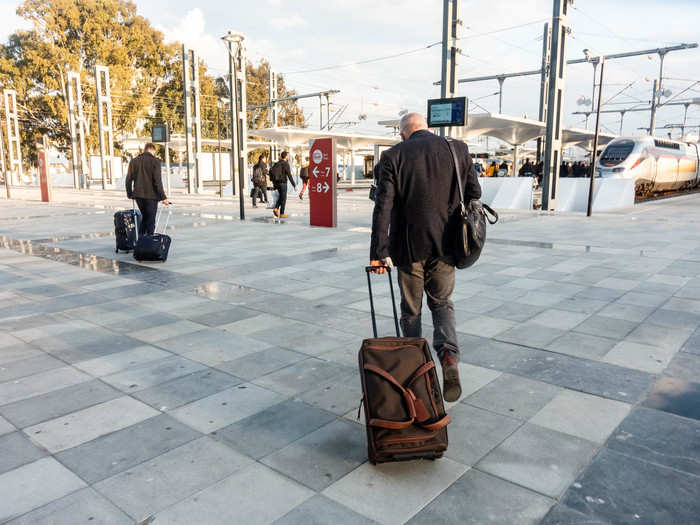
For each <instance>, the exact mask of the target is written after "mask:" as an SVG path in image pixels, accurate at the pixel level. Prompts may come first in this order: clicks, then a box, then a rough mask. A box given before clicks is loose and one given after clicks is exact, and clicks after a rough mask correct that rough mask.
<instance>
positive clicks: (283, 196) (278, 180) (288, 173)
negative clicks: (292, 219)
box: [270, 151, 297, 219]
mask: <svg viewBox="0 0 700 525" xmlns="http://www.w3.org/2000/svg"><path fill="white" fill-rule="evenodd" d="M288 158H289V153H288V152H286V151H283V152H282V153H281V154H280V160H278V161H277V162H275V164H274V165H273V166H272V168H270V179H271V180H272V184H273V185H274V187H275V190H277V192H278V194H279V197H278V198H277V203H276V204H275V208H274V209H273V210H272V213H274V215H275V217H280V218H281V219H286V218H287V217H288V215H286V214H285V213H284V208H285V207H286V206H287V180H289V182H290V183H291V184H292V186H293V187H294V189H295V190H296V189H297V186H296V184H294V179H293V178H292V169H291V168H290V167H289V161H288V160H287V159H288Z"/></svg>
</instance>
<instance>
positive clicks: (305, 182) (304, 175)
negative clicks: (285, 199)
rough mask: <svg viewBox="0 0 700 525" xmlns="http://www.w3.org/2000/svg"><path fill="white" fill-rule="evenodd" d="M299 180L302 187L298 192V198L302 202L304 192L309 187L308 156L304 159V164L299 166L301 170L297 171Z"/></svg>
mask: <svg viewBox="0 0 700 525" xmlns="http://www.w3.org/2000/svg"><path fill="white" fill-rule="evenodd" d="M299 178H300V179H301V182H302V186H301V191H300V192H299V198H300V199H301V200H304V191H305V190H306V188H308V187H309V157H308V155H307V156H306V157H304V162H303V163H302V164H301V169H300V170H299Z"/></svg>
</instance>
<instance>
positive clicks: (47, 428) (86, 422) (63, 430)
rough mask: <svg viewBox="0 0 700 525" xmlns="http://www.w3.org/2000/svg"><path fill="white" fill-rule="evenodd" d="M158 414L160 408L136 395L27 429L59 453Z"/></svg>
mask: <svg viewBox="0 0 700 525" xmlns="http://www.w3.org/2000/svg"><path fill="white" fill-rule="evenodd" d="M157 414H158V412H157V411H155V410H153V409H152V408H151V407H149V406H146V405H144V404H143V403H140V402H139V401H136V400H135V399H132V398H130V397H119V398H117V399H113V400H111V401H106V402H105V403H100V404H99V405H95V406H92V407H90V408H85V409H83V410H80V411H78V412H73V413H72V414H68V415H66V416H63V417H60V418H56V419H52V420H50V421H47V422H45V423H39V424H38V425H34V426H31V427H28V428H26V429H25V430H24V432H25V433H26V434H27V435H28V436H29V437H30V438H31V439H32V441H34V442H35V443H38V444H40V445H41V446H43V447H44V448H46V449H47V450H49V451H50V452H52V453H56V452H60V451H61V450H65V449H67V448H72V447H75V446H77V445H80V444H81V443H85V442H87V441H90V440H92V439H95V438H97V437H99V436H103V435H105V434H109V433H110V432H114V431H116V430H119V429H122V428H124V427H127V426H129V425H133V424H134V423H138V422H139V421H143V420H144V419H148V418H150V417H153V416H154V415H157Z"/></svg>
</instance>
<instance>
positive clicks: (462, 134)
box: [379, 113, 615, 151]
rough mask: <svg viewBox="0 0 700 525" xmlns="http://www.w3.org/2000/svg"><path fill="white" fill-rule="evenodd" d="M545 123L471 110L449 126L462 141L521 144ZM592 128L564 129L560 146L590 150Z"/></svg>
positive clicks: (606, 138) (604, 137)
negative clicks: (464, 121) (461, 121)
mask: <svg viewBox="0 0 700 525" xmlns="http://www.w3.org/2000/svg"><path fill="white" fill-rule="evenodd" d="M379 124H382V125H384V126H388V127H393V128H396V127H398V125H399V121H398V120H385V121H382V122H380V123H379ZM546 129H547V126H546V125H545V123H544V122H540V121H539V120H531V119H525V118H518V117H512V116H510V115H501V114H498V113H472V114H470V115H469V116H468V117H467V124H466V126H464V127H458V128H453V132H452V134H453V136H454V137H455V138H460V139H462V140H467V139H471V138H474V137H478V136H482V135H484V136H488V137H495V138H497V139H501V140H502V141H504V142H507V143H508V144H510V145H511V146H521V145H522V144H525V143H526V142H529V141H531V140H534V139H536V138H539V137H544V135H545V132H546ZM593 135H594V133H593V131H589V130H585V129H564V130H563V136H562V145H563V146H564V147H568V146H579V147H581V148H583V149H587V150H589V151H590V150H591V149H593ZM614 138H615V135H611V134H609V133H600V134H599V135H598V143H599V144H601V145H603V144H607V143H608V142H610V141H611V140H612V139H614Z"/></svg>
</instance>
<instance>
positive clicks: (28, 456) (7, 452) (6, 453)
mask: <svg viewBox="0 0 700 525" xmlns="http://www.w3.org/2000/svg"><path fill="white" fill-rule="evenodd" d="M45 455H46V452H45V451H43V450H41V449H39V448H37V447H36V446H34V445H33V444H32V442H31V441H29V440H28V439H27V438H26V436H24V434H22V433H21V432H11V433H9V434H5V435H2V436H0V474H2V473H4V472H7V471H9V470H12V469H14V468H17V467H19V466H21V465H24V464H26V463H31V462H32V461H35V460H37V459H39V458H41V457H43V456H45Z"/></svg>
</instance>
